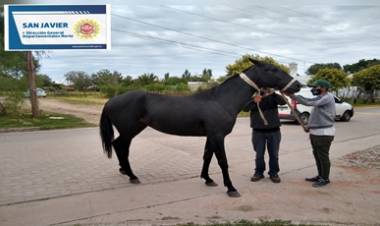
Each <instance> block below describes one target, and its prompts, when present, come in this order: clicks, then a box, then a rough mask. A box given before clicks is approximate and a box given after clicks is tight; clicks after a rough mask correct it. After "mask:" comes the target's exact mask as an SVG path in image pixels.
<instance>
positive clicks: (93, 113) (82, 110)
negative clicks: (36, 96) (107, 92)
mask: <svg viewBox="0 0 380 226" xmlns="http://www.w3.org/2000/svg"><path fill="white" fill-rule="evenodd" d="M39 102H40V108H41V109H42V110H44V111H48V112H57V113H60V114H67V115H74V116H76V117H78V118H82V119H84V120H85V121H87V122H89V123H92V124H96V125H97V124H98V123H99V119H100V113H101V111H102V107H103V106H101V105H88V104H87V105H86V104H70V103H66V102H64V101H62V100H58V99H54V98H44V99H40V100H39ZM26 106H27V107H29V102H27V103H26Z"/></svg>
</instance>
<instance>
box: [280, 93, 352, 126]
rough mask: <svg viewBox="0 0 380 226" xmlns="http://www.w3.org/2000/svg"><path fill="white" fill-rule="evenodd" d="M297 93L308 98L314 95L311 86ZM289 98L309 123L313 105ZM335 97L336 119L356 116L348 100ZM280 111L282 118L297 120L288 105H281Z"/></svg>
mask: <svg viewBox="0 0 380 226" xmlns="http://www.w3.org/2000/svg"><path fill="white" fill-rule="evenodd" d="M296 95H301V96H304V97H307V98H312V97H314V96H313V94H312V93H311V88H302V89H301V90H300V91H299V92H298V93H296ZM287 98H288V100H289V103H291V105H292V107H293V108H294V109H297V111H298V112H299V114H300V118H301V119H302V120H303V121H304V122H305V123H307V122H308V120H309V116H310V113H311V110H312V109H313V107H311V106H305V105H302V104H299V103H297V101H296V100H291V99H290V98H289V97H287ZM334 98H335V108H336V120H341V121H345V122H348V121H350V120H351V118H352V117H353V116H354V108H353V107H352V105H351V104H349V103H347V102H343V101H341V100H340V99H339V98H338V97H336V96H334ZM278 111H279V116H280V119H287V120H293V121H295V120H296V119H295V118H294V116H293V115H292V114H291V111H290V109H289V107H288V105H283V106H279V107H278Z"/></svg>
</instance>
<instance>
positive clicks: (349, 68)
mask: <svg viewBox="0 0 380 226" xmlns="http://www.w3.org/2000/svg"><path fill="white" fill-rule="evenodd" d="M377 64H380V60H379V59H376V58H375V59H372V60H365V59H361V60H359V61H358V62H357V63H354V64H346V65H344V66H343V68H344V71H345V72H347V73H355V72H358V71H361V70H363V69H366V68H368V67H371V66H373V65H377Z"/></svg>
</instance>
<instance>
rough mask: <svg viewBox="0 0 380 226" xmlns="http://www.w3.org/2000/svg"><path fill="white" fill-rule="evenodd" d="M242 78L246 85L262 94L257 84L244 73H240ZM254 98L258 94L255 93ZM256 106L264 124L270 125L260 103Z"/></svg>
mask: <svg viewBox="0 0 380 226" xmlns="http://www.w3.org/2000/svg"><path fill="white" fill-rule="evenodd" d="M239 76H240V78H241V79H243V80H244V81H245V82H246V83H248V84H249V85H250V86H252V87H253V88H254V89H255V90H256V91H257V92H258V93H260V88H259V87H258V86H257V85H256V83H254V82H253V81H252V80H251V79H249V78H248V77H247V75H245V74H244V73H243V72H242V73H240V75H239ZM254 96H256V93H254V94H253V95H252V97H254ZM256 106H257V109H258V110H259V114H260V117H261V119H262V120H263V122H264V125H266V126H267V125H268V121H267V119H266V118H265V116H264V113H263V111H262V110H261V107H260V104H259V103H256Z"/></svg>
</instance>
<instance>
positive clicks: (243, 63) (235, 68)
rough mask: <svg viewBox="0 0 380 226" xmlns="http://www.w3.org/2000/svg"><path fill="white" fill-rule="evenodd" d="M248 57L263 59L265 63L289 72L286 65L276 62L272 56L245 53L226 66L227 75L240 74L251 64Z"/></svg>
mask: <svg viewBox="0 0 380 226" xmlns="http://www.w3.org/2000/svg"><path fill="white" fill-rule="evenodd" d="M249 58H252V59H256V60H260V61H263V62H265V63H269V64H273V65H275V66H276V67H278V68H280V69H281V70H283V71H285V72H287V73H289V68H288V67H287V66H285V65H283V64H280V63H278V62H277V61H276V60H275V59H273V58H272V57H267V56H265V57H262V56H259V55H252V54H245V55H243V56H242V57H240V58H239V59H237V60H235V62H234V63H233V64H229V65H227V67H226V71H227V76H232V75H236V74H240V73H241V72H242V71H244V70H245V69H247V68H249V67H250V66H252V63H251V61H249Z"/></svg>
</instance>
